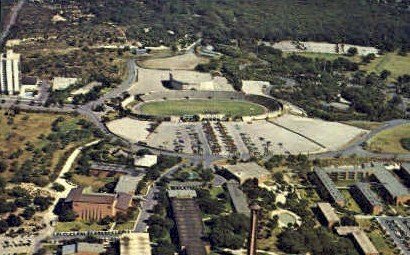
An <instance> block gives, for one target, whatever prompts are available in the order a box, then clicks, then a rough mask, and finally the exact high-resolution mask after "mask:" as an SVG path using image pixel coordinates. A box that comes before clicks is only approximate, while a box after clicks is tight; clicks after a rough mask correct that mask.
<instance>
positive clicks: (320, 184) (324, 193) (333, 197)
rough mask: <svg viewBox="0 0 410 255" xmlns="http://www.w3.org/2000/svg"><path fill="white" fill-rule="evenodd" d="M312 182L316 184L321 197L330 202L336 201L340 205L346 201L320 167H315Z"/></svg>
mask: <svg viewBox="0 0 410 255" xmlns="http://www.w3.org/2000/svg"><path fill="white" fill-rule="evenodd" d="M314 182H315V184H316V185H317V191H318V192H319V195H320V196H321V197H322V198H324V199H326V200H330V201H331V202H332V203H336V204H338V205H340V206H344V205H345V203H346V201H345V198H344V196H343V195H342V193H341V192H340V191H339V190H338V189H337V187H336V185H335V184H334V182H333V181H332V179H330V177H329V175H328V174H327V173H326V172H325V171H324V170H323V169H322V168H315V170H314Z"/></svg>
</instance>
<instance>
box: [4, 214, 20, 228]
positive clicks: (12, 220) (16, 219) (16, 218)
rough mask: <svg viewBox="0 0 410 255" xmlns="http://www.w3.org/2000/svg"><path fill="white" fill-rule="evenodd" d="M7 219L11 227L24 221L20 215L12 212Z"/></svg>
mask: <svg viewBox="0 0 410 255" xmlns="http://www.w3.org/2000/svg"><path fill="white" fill-rule="evenodd" d="M6 221H7V224H8V225H9V226H10V227H18V226H20V225H21V223H22V220H21V218H20V216H17V215H14V214H10V215H9V217H7V219H6Z"/></svg>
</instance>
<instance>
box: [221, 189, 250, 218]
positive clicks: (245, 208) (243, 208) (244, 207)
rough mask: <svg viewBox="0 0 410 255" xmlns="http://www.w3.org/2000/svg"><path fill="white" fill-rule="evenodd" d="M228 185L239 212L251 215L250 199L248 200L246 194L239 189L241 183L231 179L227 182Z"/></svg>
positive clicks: (235, 207)
mask: <svg viewBox="0 0 410 255" xmlns="http://www.w3.org/2000/svg"><path fill="white" fill-rule="evenodd" d="M226 187H227V189H228V192H229V196H230V197H231V200H232V204H233V207H234V209H235V211H236V212H237V213H242V214H244V215H246V216H249V215H250V210H249V205H248V201H247V200H246V195H245V193H243V191H242V190H240V189H239V184H238V183H237V182H232V181H229V182H227V183H226Z"/></svg>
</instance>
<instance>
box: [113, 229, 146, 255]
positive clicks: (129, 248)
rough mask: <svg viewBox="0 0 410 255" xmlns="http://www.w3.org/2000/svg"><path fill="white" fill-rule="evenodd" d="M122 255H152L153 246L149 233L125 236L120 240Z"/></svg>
mask: <svg viewBox="0 0 410 255" xmlns="http://www.w3.org/2000/svg"><path fill="white" fill-rule="evenodd" d="M120 254H121V255H131V254H144V255H151V245H150V239H149V234H148V233H128V234H123V235H122V236H121V239H120Z"/></svg>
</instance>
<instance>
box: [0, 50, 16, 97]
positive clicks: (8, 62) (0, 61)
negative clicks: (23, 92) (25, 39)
mask: <svg viewBox="0 0 410 255" xmlns="http://www.w3.org/2000/svg"><path fill="white" fill-rule="evenodd" d="M20 88H21V84H20V54H17V53H14V52H13V50H8V51H7V52H6V53H3V54H1V56H0V94H6V95H16V94H19V93H20Z"/></svg>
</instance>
